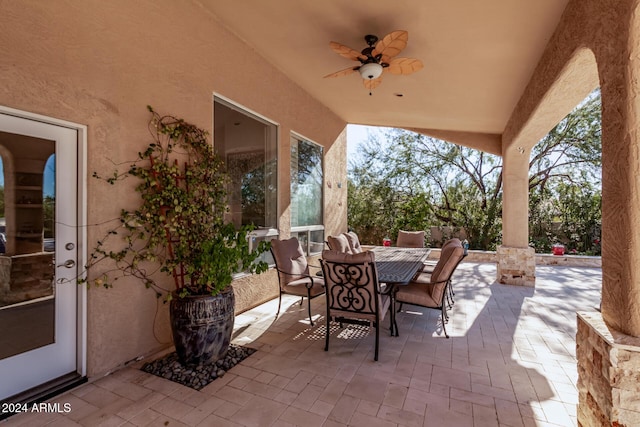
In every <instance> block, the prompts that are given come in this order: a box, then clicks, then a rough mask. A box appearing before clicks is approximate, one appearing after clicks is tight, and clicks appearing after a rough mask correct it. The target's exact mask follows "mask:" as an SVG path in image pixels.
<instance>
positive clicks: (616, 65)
mask: <svg viewBox="0 0 640 427" xmlns="http://www.w3.org/2000/svg"><path fill="white" fill-rule="evenodd" d="M588 3H589V4H590V5H591V7H590V9H591V10H590V12H589V13H590V15H592V16H594V17H597V21H598V25H597V26H595V27H594V28H590V29H589V30H590V32H591V33H592V34H596V36H595V39H594V40H593V47H592V49H593V51H594V53H595V55H596V59H597V63H598V72H599V75H600V87H601V92H602V306H601V313H600V312H597V311H595V310H594V311H593V312H584V313H579V314H578V334H577V337H576V343H577V349H576V355H577V358H578V393H579V405H578V425H580V426H583V427H587V426H600V425H620V426H622V425H627V426H631V425H640V397H639V396H640V338H639V337H640V178H639V174H640V86H639V83H638V82H640V0H616V1H613V0H607V1H597V2H596V1H591V2H588ZM582 22H584V20H582ZM580 25H582V26H584V24H583V23H582V24H580ZM614 28H615V29H614Z"/></svg>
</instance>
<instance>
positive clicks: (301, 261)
mask: <svg viewBox="0 0 640 427" xmlns="http://www.w3.org/2000/svg"><path fill="white" fill-rule="evenodd" d="M271 252H272V253H273V258H274V260H275V262H276V267H277V268H278V276H279V278H280V286H281V287H283V286H285V285H287V284H288V283H289V282H292V281H294V280H297V279H300V278H303V277H304V276H307V275H309V264H308V263H307V258H306V257H305V255H304V252H302V248H301V247H300V243H299V242H298V239H296V238H295V237H292V238H290V239H287V240H277V239H272V240H271Z"/></svg>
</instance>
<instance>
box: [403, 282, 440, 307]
mask: <svg viewBox="0 0 640 427" xmlns="http://www.w3.org/2000/svg"><path fill="white" fill-rule="evenodd" d="M433 287H434V286H433V285H429V284H425V283H415V282H411V283H409V284H407V285H401V286H398V292H396V301H398V302H404V303H407V304H415V305H420V306H422V307H431V308H438V307H440V302H438V301H436V300H434V299H433V298H432V297H431V293H432V291H433Z"/></svg>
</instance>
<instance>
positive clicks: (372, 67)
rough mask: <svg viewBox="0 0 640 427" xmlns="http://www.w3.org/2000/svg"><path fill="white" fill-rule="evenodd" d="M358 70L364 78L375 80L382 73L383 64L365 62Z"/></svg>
mask: <svg viewBox="0 0 640 427" xmlns="http://www.w3.org/2000/svg"><path fill="white" fill-rule="evenodd" d="M358 71H359V72H360V75H361V76H362V78H363V79H365V80H373V79H377V78H378V77H380V75H381V74H382V65H380V64H376V63H375V62H369V63H366V64H363V65H362V66H361V67H360V69H359V70H358Z"/></svg>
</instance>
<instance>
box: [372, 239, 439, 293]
mask: <svg viewBox="0 0 640 427" xmlns="http://www.w3.org/2000/svg"><path fill="white" fill-rule="evenodd" d="M371 250H372V251H373V252H374V253H375V257H376V267H377V269H378V280H379V281H380V282H381V283H394V284H406V283H409V282H410V281H411V279H412V278H413V276H415V274H416V273H417V272H418V270H420V269H421V268H422V266H423V263H424V260H426V259H427V257H428V256H429V253H430V252H431V249H430V248H396V247H390V246H376V247H374V248H372V249H371Z"/></svg>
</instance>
